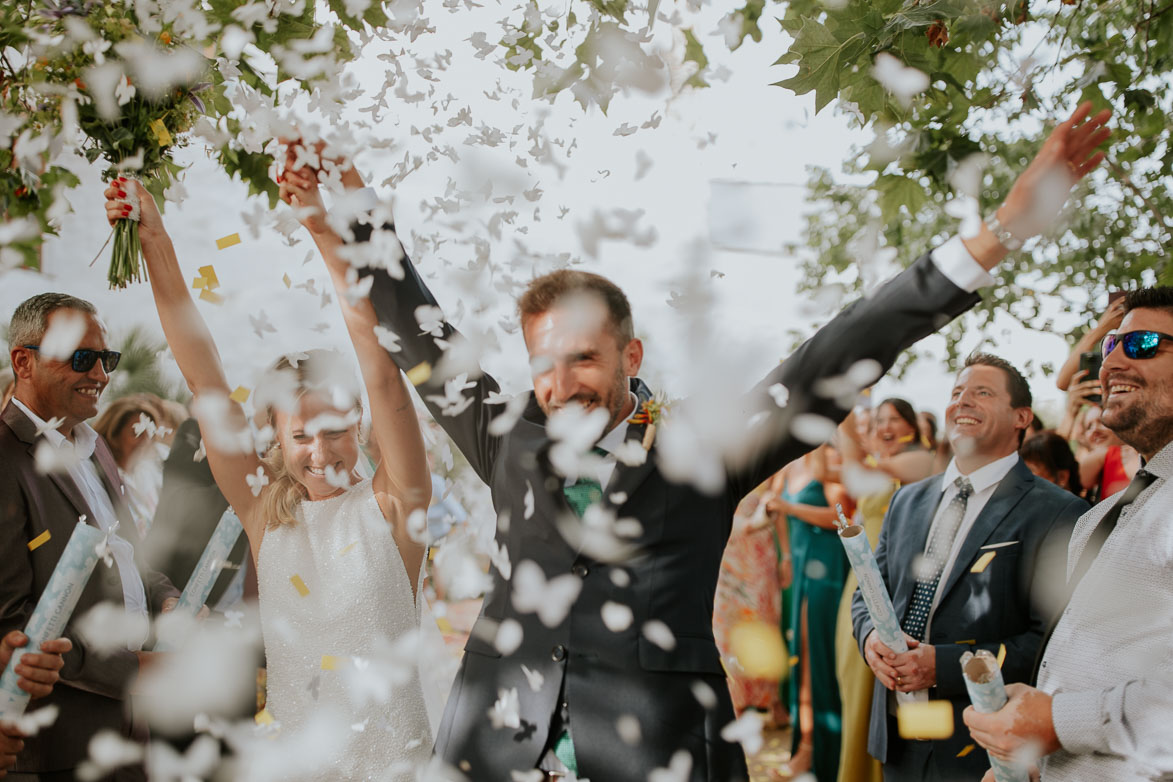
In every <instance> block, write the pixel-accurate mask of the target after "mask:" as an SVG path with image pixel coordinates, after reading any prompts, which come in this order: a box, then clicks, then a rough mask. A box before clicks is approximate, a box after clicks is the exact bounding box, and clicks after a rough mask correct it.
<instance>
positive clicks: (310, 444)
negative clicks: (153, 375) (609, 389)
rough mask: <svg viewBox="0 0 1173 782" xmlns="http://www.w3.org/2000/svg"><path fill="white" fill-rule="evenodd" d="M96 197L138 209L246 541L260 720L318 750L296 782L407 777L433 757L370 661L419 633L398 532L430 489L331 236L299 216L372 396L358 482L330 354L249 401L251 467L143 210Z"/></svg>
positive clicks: (357, 402)
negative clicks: (262, 666) (266, 439)
mask: <svg viewBox="0 0 1173 782" xmlns="http://www.w3.org/2000/svg"><path fill="white" fill-rule="evenodd" d="M295 190H296V192H295ZM105 195H106V214H107V218H108V219H109V221H110V223H111V224H113V223H114V222H115V221H116V220H118V219H122V218H125V217H128V216H131V215H132V214H133V212H134V211H135V209H134V206H132V204H134V202H135V201H136V200H137V201H138V212H139V214H138V217H139V237H140V240H141V243H142V252H143V257H144V259H145V261H146V266H147V272H148V275H149V279H150V282H151V288H152V291H153V293H154V297H155V305H156V308H157V309H158V312H159V318H160V320H161V321H162V325H163V332H164V335H165V336H166V338H167V343H168V345H169V346H170V348H171V352H172V353H173V354H174V356H175V361H176V362H177V363H178V365H179V368H180V370H181V371H182V373H183V376H184V378H185V379H186V381H187V384H188V386H189V387H190V388H191V391H192V393H193V394H194V395H195V404H194V405H193V406H194V408H195V409H196V412H197V417H199V419H200V430H201V433H202V435H203V438H204V446H205V448H206V450H207V454H208V463H209V465H210V467H211V469H212V473H213V475H214V476H215V478H216V483H217V485H218V486H219V488H220V490H221V491H222V492H223V493H224V496H225V497H227V498H228V501H229V502H230V503H231V505H232V508H233V509H234V510H235V512H236V514H237V515H238V516H239V517H240V520H241V523H242V525H243V526H244V530H245V533H246V534H247V536H248V541H249V544H250V547H251V550H252V554H253V558H254V564H255V565H256V570H257V578H258V583H259V588H260V613H261V624H262V630H263V633H264V640H265V654H266V658H267V667H268V674H267V679H268V705H267V707H266V708H267V711H268V712H269V714H270V715H271V716H272V717H273V719H274V720H275V721H276V723H277V727H278V730H279V731H280V734H281V735H282V738H283V739H284V738H285V737H287V736H288V737H291V738H292V741H297V742H313V743H314V744H315V745H316V746H319V747H321V749H322V750H324V751H323V752H322V753H320V754H321V755H324V756H325V757H322V763H321V764H320V766H319V767H317V768H307V767H305V766H304V765H301V766H299V768H298V769H297V771H298V774H299V775H300V776H297V777H296V778H297V779H331V780H338V779H346V780H360V779H361V780H366V779H394V780H398V779H414V778H415V769H416V767H417V766H418V765H420V764H424V763H426V762H427V760H428V757H429V756H430V753H431V747H432V737H431V731H430V728H429V724H428V718H427V712H426V708H425V701H424V696H423V692H422V689H421V684H420V679H419V671H418V667H417V666H415V665H414V663H412V664H407V665H392V666H391V668H392V670H391V672H390V674H388V672H387V670H386V666H384V668H383V669H380V668H379V666H377V665H376V666H373V667H372V666H371V660H372V659H378V658H380V657H381V658H384V659H385V658H387V657H388V656H390V657H392V658H395V657H399V658H400V660H401V661H402V660H403V658H406V657H407V656H408V655H407V654H406V653H405V652H403V650H402V645H403V644H404V643H410V641H411V636H412V634H413V633H415V632H416V631H417V629H418V627H419V603H418V602H417V600H418V599H417V594H418V590H419V586H420V574H421V572H422V570H423V564H424V559H425V547H424V546H423V545H421V544H419V543H417V542H415V541H414V540H413V539H412V538H411V536H410V535H409V534H408V524H407V520H408V517H409V516H410V515H411V513H412V512H413V511H415V510H419V509H425V508H426V507H427V505H428V501H429V499H430V497H431V480H430V477H429V472H428V468H427V460H426V457H425V453H424V444H423V438H422V436H421V434H420V429H419V424H418V421H417V419H416V414H415V409H414V406H413V404H412V401H411V398H410V396H409V394H408V391H407V387H406V385H405V383H404V380H403V377H402V376H401V374H400V372H399V370H398V369H397V368H396V366H395V364H394V363H393V362H392V361H391V359H390V357H389V356H388V354H387V353H386V351H384V350H383V348H382V347H381V346H380V345H379V343H378V340H377V338H376V336H375V333H374V326H375V324H376V322H377V321H376V320H375V315H374V312H373V310H372V309H371V305H370V303H369V302H368V301H367V300H366V299H365V298H363V299H358V300H348V299H347V297H346V296H345V295H342V292H343V291H345V290H346V288H347V282H346V271H347V265H346V263H345V262H344V261H342V260H340V259H339V257H338V255H337V254H336V252H335V250H336V249H337V243H338V240H337V237H336V236H335V235H334V234H333V233H332V232H327V231H320V230H317V229H318V228H319V227H320V226H322V225H324V222H323V216H322V215H321V214H317V215H306V213H307V212H308V211H309V210H304V209H302V210H299V214H301V215H302V218H301V219H302V220H303V222H304V223H305V224H306V226H307V228H309V229H310V232H311V234H313V236H314V239H315V242H316V243H317V244H318V247H319V249H320V250H321V251H322V255H323V257H324V258H325V259H326V265H327V267H328V269H329V273H330V277H331V279H332V280H333V282H334V285H335V287H336V288H337V290H338V292H339V295H338V296H337V298H338V300H339V302H340V303H341V306H342V312H343V316H344V319H345V321H346V327H347V330H348V332H349V335H350V339H351V341H352V343H353V345H354V349H355V352H356V353H357V356H358V359H359V365H360V367H361V368H362V379H363V382H364V384H365V386H366V390H367V395H368V397H369V399H370V404H371V422H372V426H371V436H372V437H373V438H374V440H375V443H374V445H376V446H377V451H378V453H380V454H382V459H381V461H380V463H379V464H378V466H377V467H376V468H375V471H374V476H373V477H372V478H369V479H366V480H363V479H361V478H360V477H359V474H358V472H357V470H356V466H357V465H358V463H359V460H360V458H362V455H361V451H360V447H359V419H360V418H361V412H362V411H361V399H360V397H359V395H358V394H357V389H356V388H354V387H353V386H354V382H353V378H352V377H350V378H349V380H350V382H349V384H348V383H347V382H346V381H347V377H346V376H349V375H351V373H350V372H349V371H347V370H346V369H345V368H343V369H342V371H341V373H340V372H339V367H338V363H339V362H338V359H339V357H338V356H337V355H336V354H332V353H329V352H327V351H313V352H311V353H309V354H305V353H302V354H297V355H296V356H289V357H285V358H283V359H281V360H280V361H279V362H278V363H277V365H276V366H275V367H274V369H273V370H272V371H271V372H270V376H269V380H268V382H267V383H265V384H264V385H263V386H262V387H260V388H258V389H257V393H256V395H255V396H254V399H255V401H256V403H257V409H258V411H260V410H262V409H263V411H264V413H265V416H266V417H267V423H268V424H269V425H271V426H272V428H273V432H274V435H275V442H274V444H273V445H272V447H271V448H270V449H269V451H268V452H267V453H266V454H265V457H264V458H263V459H262V458H260V457H258V456H257V454H256V453H255V451H254V450H253V448H252V444H251V439H249V438H248V437H247V422H246V418H245V415H244V411H243V410H242V408H241V406H240V405H239V404H238V403H236V402H235V401H232V400H231V399H230V397H229V394H230V393H231V388H232V387H231V386H230V385H229V384H228V380H227V379H226V377H225V374H224V369H223V366H222V365H221V363H220V357H219V353H218V352H217V350H216V346H215V344H214V343H213V341H212V337H211V334H210V332H209V331H208V328H207V325H206V323H205V322H204V321H203V319H202V317H201V316H200V314H199V312H198V311H197V310H196V307H195V304H194V303H193V301H192V299H191V295H190V294H189V293H188V289H187V284H186V281H185V279H184V277H183V275H182V273H181V271H180V269H179V263H178V260H177V258H176V255H175V248H174V246H173V245H172V242H171V239H170V237H169V236H168V235H167V232H166V230H165V229H164V227H163V222H162V219H161V217H160V215H159V212H158V210H157V209H156V207H155V203H154V200H153V199H152V197H151V196H150V195H149V194H148V193H147V192H146V190H145V189H144V188H143V187H142V186H141V185H140V184H139V183H138V182H135V181H131V180H125V179H119V180H115V181H114V182H113V183H112V185H111V187H110V188H109V189H107V190H106V192H105ZM299 195H300V196H302V197H303V198H306V199H309V198H311V197H312V199H313V200H314V202H315V203H316V204H319V205H320V200H318V199H317V192H316V187H315V188H313V191H312V194H311V195H307V194H306V193H305V191H304V190H300V189H296V188H294V187H292V186H290V185H289V184H284V185H282V196H283V198H284V199H285V200H286V201H287V202H291V201H293V200H294V199H296V198H297V197H298V196H299ZM135 196H137V199H136V198H135ZM241 435H246V436H245V437H244V445H243V446H241V445H240V443H241V440H242V438H241ZM397 641H399V642H400V646H398V647H397V646H396V642H397ZM379 677H381V678H382V679H383V681H378V680H376V681H372V680H375V679H378V678H379ZM386 680H390V681H389V682H388V681H386ZM389 688H390V690H391V691H390V692H388V689H389ZM380 701H384V702H380ZM388 701H389V707H388V703H387V702H388ZM327 718H328V720H327ZM324 727H325V728H326V729H323V728H324ZM327 749H328V752H327V751H325V750H327ZM314 754H315V755H317V754H318V753H314ZM290 778H293V777H292V776H291V777H290Z"/></svg>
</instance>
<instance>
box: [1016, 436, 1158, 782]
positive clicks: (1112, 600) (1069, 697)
mask: <svg viewBox="0 0 1173 782" xmlns="http://www.w3.org/2000/svg"><path fill="white" fill-rule="evenodd" d="M1145 469H1146V470H1147V471H1149V472H1150V473H1152V474H1153V475H1155V476H1157V480H1156V481H1154V482H1153V483H1152V485H1150V486H1149V487H1148V488H1146V489H1145V490H1144V491H1143V492H1141V493H1140V494H1139V495H1138V496H1137V498H1136V500H1135V501H1134V502H1133V503H1132V504H1131V505H1129V506H1128V507H1127V508H1125V509H1124V511H1123V512H1122V513H1121V514H1120V518H1119V520H1118V521H1117V523H1116V528H1115V530H1114V531H1113V532H1112V534H1111V535H1110V536H1109V537H1108V539H1107V541H1105V542H1104V546H1103V548H1102V549H1100V552H1099V554H1098V555H1097V556H1096V558H1095V560H1094V561H1093V562H1092V565H1091V567H1090V568H1089V569H1088V571H1087V574H1086V575H1085V576H1084V578H1083V580H1082V581H1080V583H1079V586H1078V587H1077V588H1076V590H1075V593H1074V594H1073V595H1072V596H1071V602H1070V603H1069V604H1068V606H1067V609H1066V610H1065V611H1064V612H1063V615H1062V616H1061V617H1060V619H1059V623H1058V624H1057V625H1056V626H1055V631H1054V633H1053V634H1052V636H1051V640H1050V642H1049V643H1048V644H1047V648H1046V651H1045V653H1044V656H1043V662H1042V667H1041V668H1040V669H1039V684H1038V686H1039V689H1041V690H1042V691H1044V692H1046V693H1050V694H1052V695H1054V700H1053V701H1052V703H1051V719H1052V721H1053V723H1054V726H1055V733H1056V735H1057V736H1058V737H1059V743H1060V745H1061V746H1062V749H1060V750H1058V751H1057V752H1054V753H1052V754H1051V755H1049V756H1047V757H1046V758H1045V759H1044V761H1043V766H1042V778H1043V779H1044V780H1046V781H1047V782H1051V781H1052V780H1055V781H1056V782H1058V781H1059V780H1064V781H1066V780H1073V781H1074V782H1083V781H1084V780H1087V781H1088V782H1107V781H1108V780H1111V782H1134V781H1135V782H1139V781H1140V780H1155V779H1163V780H1170V779H1173V519H1171V516H1170V511H1171V510H1173V443H1170V444H1169V445H1166V446H1165V447H1164V448H1162V449H1161V450H1160V451H1159V452H1158V453H1157V454H1156V456H1154V457H1153V459H1152V461H1150V462H1149V463H1148V464H1146V465H1145ZM1118 499H1119V494H1116V495H1113V496H1111V497H1109V498H1107V499H1106V500H1104V501H1102V502H1100V503H1099V504H1098V505H1096V506H1095V507H1094V508H1092V509H1091V510H1090V511H1088V512H1087V513H1085V514H1083V516H1081V517H1080V519H1079V521H1078V522H1077V524H1076V526H1075V531H1074V532H1073V533H1072V535H1071V544H1070V545H1069V547H1068V550H1067V574H1068V577H1069V578H1070V576H1071V572H1072V570H1073V569H1074V567H1075V565H1076V563H1077V562H1079V558H1080V555H1081V554H1082V553H1083V550H1084V547H1085V546H1086V545H1087V541H1088V537H1089V536H1090V534H1091V531H1092V530H1093V529H1094V528H1095V527H1096V525H1097V524H1098V523H1099V521H1100V520H1101V519H1102V518H1103V517H1104V516H1105V515H1106V514H1107V513H1108V511H1109V510H1110V509H1111V508H1112V506H1113V505H1114V504H1115V503H1116V501H1117V500H1118Z"/></svg>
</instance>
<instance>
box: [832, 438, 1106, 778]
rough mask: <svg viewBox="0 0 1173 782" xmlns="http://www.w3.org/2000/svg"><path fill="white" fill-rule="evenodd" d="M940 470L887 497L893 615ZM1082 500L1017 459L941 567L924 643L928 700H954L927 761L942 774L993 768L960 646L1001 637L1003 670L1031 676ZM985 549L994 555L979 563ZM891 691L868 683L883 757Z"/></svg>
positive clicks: (1017, 677)
mask: <svg viewBox="0 0 1173 782" xmlns="http://www.w3.org/2000/svg"><path fill="white" fill-rule="evenodd" d="M941 477H942V476H941V475H934V476H933V477H931V478H926V479H925V480H923V481H918V482H917V483H913V484H909V485H908V486H905V487H903V488H901V489H900V490H899V491H897V492H896V494H895V495H894V496H893V497H892V503H891V504H890V505H889V506H888V513H887V515H885V516H884V528H883V531H882V532H881V533H880V540H879V542H878V543H877V544H876V561H877V563H878V564H879V566H880V573H881V574H882V575H883V576H884V583H885V584H886V585H887V586H888V594H889V595H891V596H892V606H893V608H895V609H896V615H897V616H899V617H903V616H904V613H905V612H906V611H907V610H908V604H909V602H910V601H911V599H912V591H913V587H914V586H915V585H916V568H915V567H914V565H913V562H914V561H915V560H916V559H917V558H918V557H920V556H921V555H922V554H923V553H924V550H925V545H926V542H927V541H928V536H929V528H930V526H932V523H933V517H934V516H935V515H936V513H937V506H938V505H939V504H940V502H941V492H942V490H941ZM1087 509H1088V504H1087V503H1086V502H1084V501H1083V500H1081V499H1080V498H1079V497H1076V496H1075V495H1074V494H1072V493H1071V492H1068V491H1065V490H1063V489H1061V488H1059V487H1058V486H1056V485H1055V484H1053V483H1051V482H1050V481H1047V480H1044V479H1042V478H1036V477H1035V476H1034V475H1032V474H1031V471H1030V469H1028V468H1027V466H1026V465H1025V464H1024V463H1023V462H1022V461H1019V462H1017V463H1016V464H1015V465H1014V467H1012V468H1011V469H1010V472H1008V473H1007V474H1006V477H1004V478H1003V479H1002V480H1001V481H1000V482H999V483H998V486H997V487H996V488H995V489H994V494H993V496H991V497H990V499H989V501H988V502H987V503H986V505H985V507H983V508H982V510H981V513H979V514H978V516H977V518H976V519H975V520H974V522H973V526H972V527H971V528H970V530H969V533H968V534H967V535H966V536H965V540H964V542H963V543H962V544H961V548H960V550H959V551H958V552H957V559H956V560H955V562H954V563H953V567H952V568H951V569H950V571H949V572H948V573H943V574H942V575H941V582H940V584H939V586H938V591H939V592H940V598H939V601H938V604H937V608H936V610H935V611H934V612H933V615H932V617H931V625H930V627H929V638H928V643H930V644H932V645H933V646H934V647H935V651H936V666H937V686H936V687H933V688H931V689H930V690H929V697H930V698H931V699H933V700H948V701H952V703H953V735H952V737H950V738H948V739H944V740H941V741H935V742H933V744H934V746H933V752H932V759H931V760H930V762H931V763H933V764H934V765H935V766H936V768H937V772H938V774H939V775H940V776H939V778H940V779H943V780H947V782H971V781H972V782H978V781H979V780H980V779H981V778H982V775H983V774H984V773H985V772H986V770H987V769H989V767H990V761H989V759H988V758H987V757H986V753H985V752H984V751H983V750H981V748H980V747H975V748H974V749H971V750H970V751H968V752H966V753H965V754H964V755H962V756H961V757H958V755H959V754H961V753H962V751H963V750H965V748H966V747H967V746H968V745H970V744H973V739H972V738H970V735H969V729H968V728H967V727H966V726H965V723H963V722H962V721H961V713H962V712H963V711H965V707H966V706H969V705H970V699H969V694H968V692H967V691H966V689H965V680H964V678H963V677H962V673H961V656H962V655H963V654H964V653H965V652H967V651H976V650H978V649H986V650H989V651H990V652H991V653H993V654H995V655H996V654H998V652H999V649H1000V647H1002V646H1003V645H1005V647H1006V658H1005V660H1004V662H1003V663H1002V677H1003V679H1004V680H1005V681H1006V683H1007V684H1009V683H1010V682H1029V681H1030V676H1031V669H1032V668H1033V666H1034V660H1035V655H1036V654H1037V653H1038V650H1039V644H1040V643H1042V640H1043V632H1044V631H1045V630H1046V628H1047V623H1048V621H1049V620H1050V618H1051V615H1052V612H1053V611H1054V609H1055V607H1056V605H1057V600H1058V599H1059V598H1061V597H1062V593H1063V587H1064V583H1065V580H1066V571H1065V566H1066V563H1067V540H1068V538H1069V537H1070V535H1071V529H1072V528H1073V527H1074V526H1075V522H1076V520H1077V519H1078V518H1079V517H1080V515H1082V514H1083V513H1084V511H1086V510H1087ZM989 552H994V557H993V559H990V560H989V561H988V562H987V563H984V564H985V566H984V567H980V568H978V570H979V571H980V572H977V573H974V572H973V570H974V567H975V565H976V564H977V563H978V561H979V560H980V559H981V558H982V557H984V556H986V555H987V554H988V553H989ZM851 613H852V620H853V622H854V625H855V637H856V640H857V642H858V643H859V644H860V650H861V653H862V650H863V642H864V640H866V638H867V635H868V633H870V632H871V631H872V629H873V625H872V622H871V619H870V618H869V617H868V612H867V607H866V606H865V605H864V602H863V597H862V596H861V594H860V592H859V590H858V589H857V590H856V592H855V599H854V602H853V603H852V612H851ZM887 695H888V691H887V690H885V689H884V687H883V685H881V684H880V683H879V681H877V682H875V685H874V689H873V691H872V715H871V722H870V725H869V731H868V752H869V753H871V755H872V756H873V757H875V758H876V759H878V760H880V761H881V762H884V761H889V760H891V759H892V758H893V757H894V756H893V754H892V753H894V752H899V751H900V750H901V749H902V743H903V742H904V740H903V739H901V738H900V736H899V735H898V734H897V732H896V719H895V717H894V716H893V715H891V714H889V709H888V698H887Z"/></svg>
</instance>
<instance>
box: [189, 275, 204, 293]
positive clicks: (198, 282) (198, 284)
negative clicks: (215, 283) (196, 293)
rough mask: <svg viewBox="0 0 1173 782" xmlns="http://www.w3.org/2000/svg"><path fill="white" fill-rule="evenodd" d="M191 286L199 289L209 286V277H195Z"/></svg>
mask: <svg viewBox="0 0 1173 782" xmlns="http://www.w3.org/2000/svg"><path fill="white" fill-rule="evenodd" d="M191 287H192V288H195V289H196V290H199V289H201V288H207V287H208V278H207V277H196V278H195V279H193V280H192V281H191Z"/></svg>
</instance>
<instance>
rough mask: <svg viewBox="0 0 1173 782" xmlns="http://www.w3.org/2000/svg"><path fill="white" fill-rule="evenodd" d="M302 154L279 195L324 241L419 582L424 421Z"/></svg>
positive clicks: (383, 477) (379, 489)
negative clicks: (416, 522)
mask: <svg viewBox="0 0 1173 782" xmlns="http://www.w3.org/2000/svg"><path fill="white" fill-rule="evenodd" d="M296 159H297V156H296V153H295V149H294V147H293V146H290V148H289V152H288V155H287V159H286V167H285V170H284V172H283V173H282V178H281V182H280V186H281V197H282V199H284V200H285V202H286V203H288V204H289V205H290V206H292V207H294V208H295V209H297V210H298V219H299V220H300V221H301V223H302V224H303V225H304V226H305V227H306V229H307V230H308V231H309V232H310V236H312V237H313V240H314V243H315V244H316V245H317V246H318V250H319V251H320V252H321V254H322V257H323V259H325V262H326V268H327V269H328V270H329V273H330V279H331V280H332V281H333V283H334V287H335V289H336V290H337V292H338V296H337V298H338V302H339V304H340V305H341V307H342V316H343V319H344V320H345V321H346V328H347V331H348V332H349V334H350V340H351V342H352V343H353V344H354V350H355V353H356V354H357V356H358V363H359V367H360V368H361V370H362V377H363V383H364V385H365V386H366V390H367V396H368V397H369V398H370V405H371V424H372V426H371V431H372V436H373V437H374V439H375V442H376V444H377V445H378V449H379V454H380V460H379V466H378V468H377V469H376V472H375V477H374V489H375V496H376V497H378V498H379V504H380V507H381V508H382V510H383V513H384V515H385V516H386V518H387V520H388V521H389V522H390V523H391V524H392V526H393V532H394V535H395V541H396V543H397V544H398V546H399V550H400V553H401V555H402V556H403V560H404V564H405V565H406V566H407V571H408V573H409V574H410V575H412V581H413V584H414V582H415V575H414V574H416V573H418V572H419V565H420V563H421V562H422V559H423V555H424V546H423V545H421V544H419V543H416V542H414V541H412V540H411V538H410V536H409V534H408V531H407V519H408V517H409V516H410V515H411V513H412V512H413V511H416V510H420V509H426V508H427V507H428V502H429V501H430V499H431V495H432V483H431V476H430V474H429V472H428V462H427V454H426V452H425V450H424V441H423V435H422V434H421V433H420V428H419V420H418V418H417V417H416V411H415V406H414V405H413V403H412V398H411V394H410V393H409V392H408V389H407V384H406V383H405V382H404V378H403V374H402V373H401V372H400V371H399V368H398V367H397V366H396V365H395V362H394V361H392V360H391V357H390V355H389V354H388V353H387V351H386V350H385V349H384V348H383V347H382V345H380V344H379V340H378V338H377V336H376V335H375V327H376V326H377V325H378V319H377V318H376V317H375V311H374V309H373V308H372V306H371V303H370V301H369V300H368V299H367V298H366V297H365V296H350V295H348V291H349V288H350V285H351V282H350V281H351V280H352V279H356V278H355V277H354V276H353V275H351V276H350V277H349V278H348V273H350V265H349V264H348V263H347V262H346V261H345V260H344V259H343V258H342V257H341V256H340V255H339V253H338V250H339V248H341V247H342V246H343V240H342V239H341V238H340V237H339V236H338V234H337V233H336V232H335V231H334V230H333V229H331V228H330V226H329V224H328V223H327V221H326V219H325V208H324V206H323V204H322V200H321V195H320V193H319V190H318V183H317V172H316V171H315V170H313V169H311V168H310V167H308V166H306V167H302V168H299V169H295V168H294V165H295V164H296V163H295V161H296Z"/></svg>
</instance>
